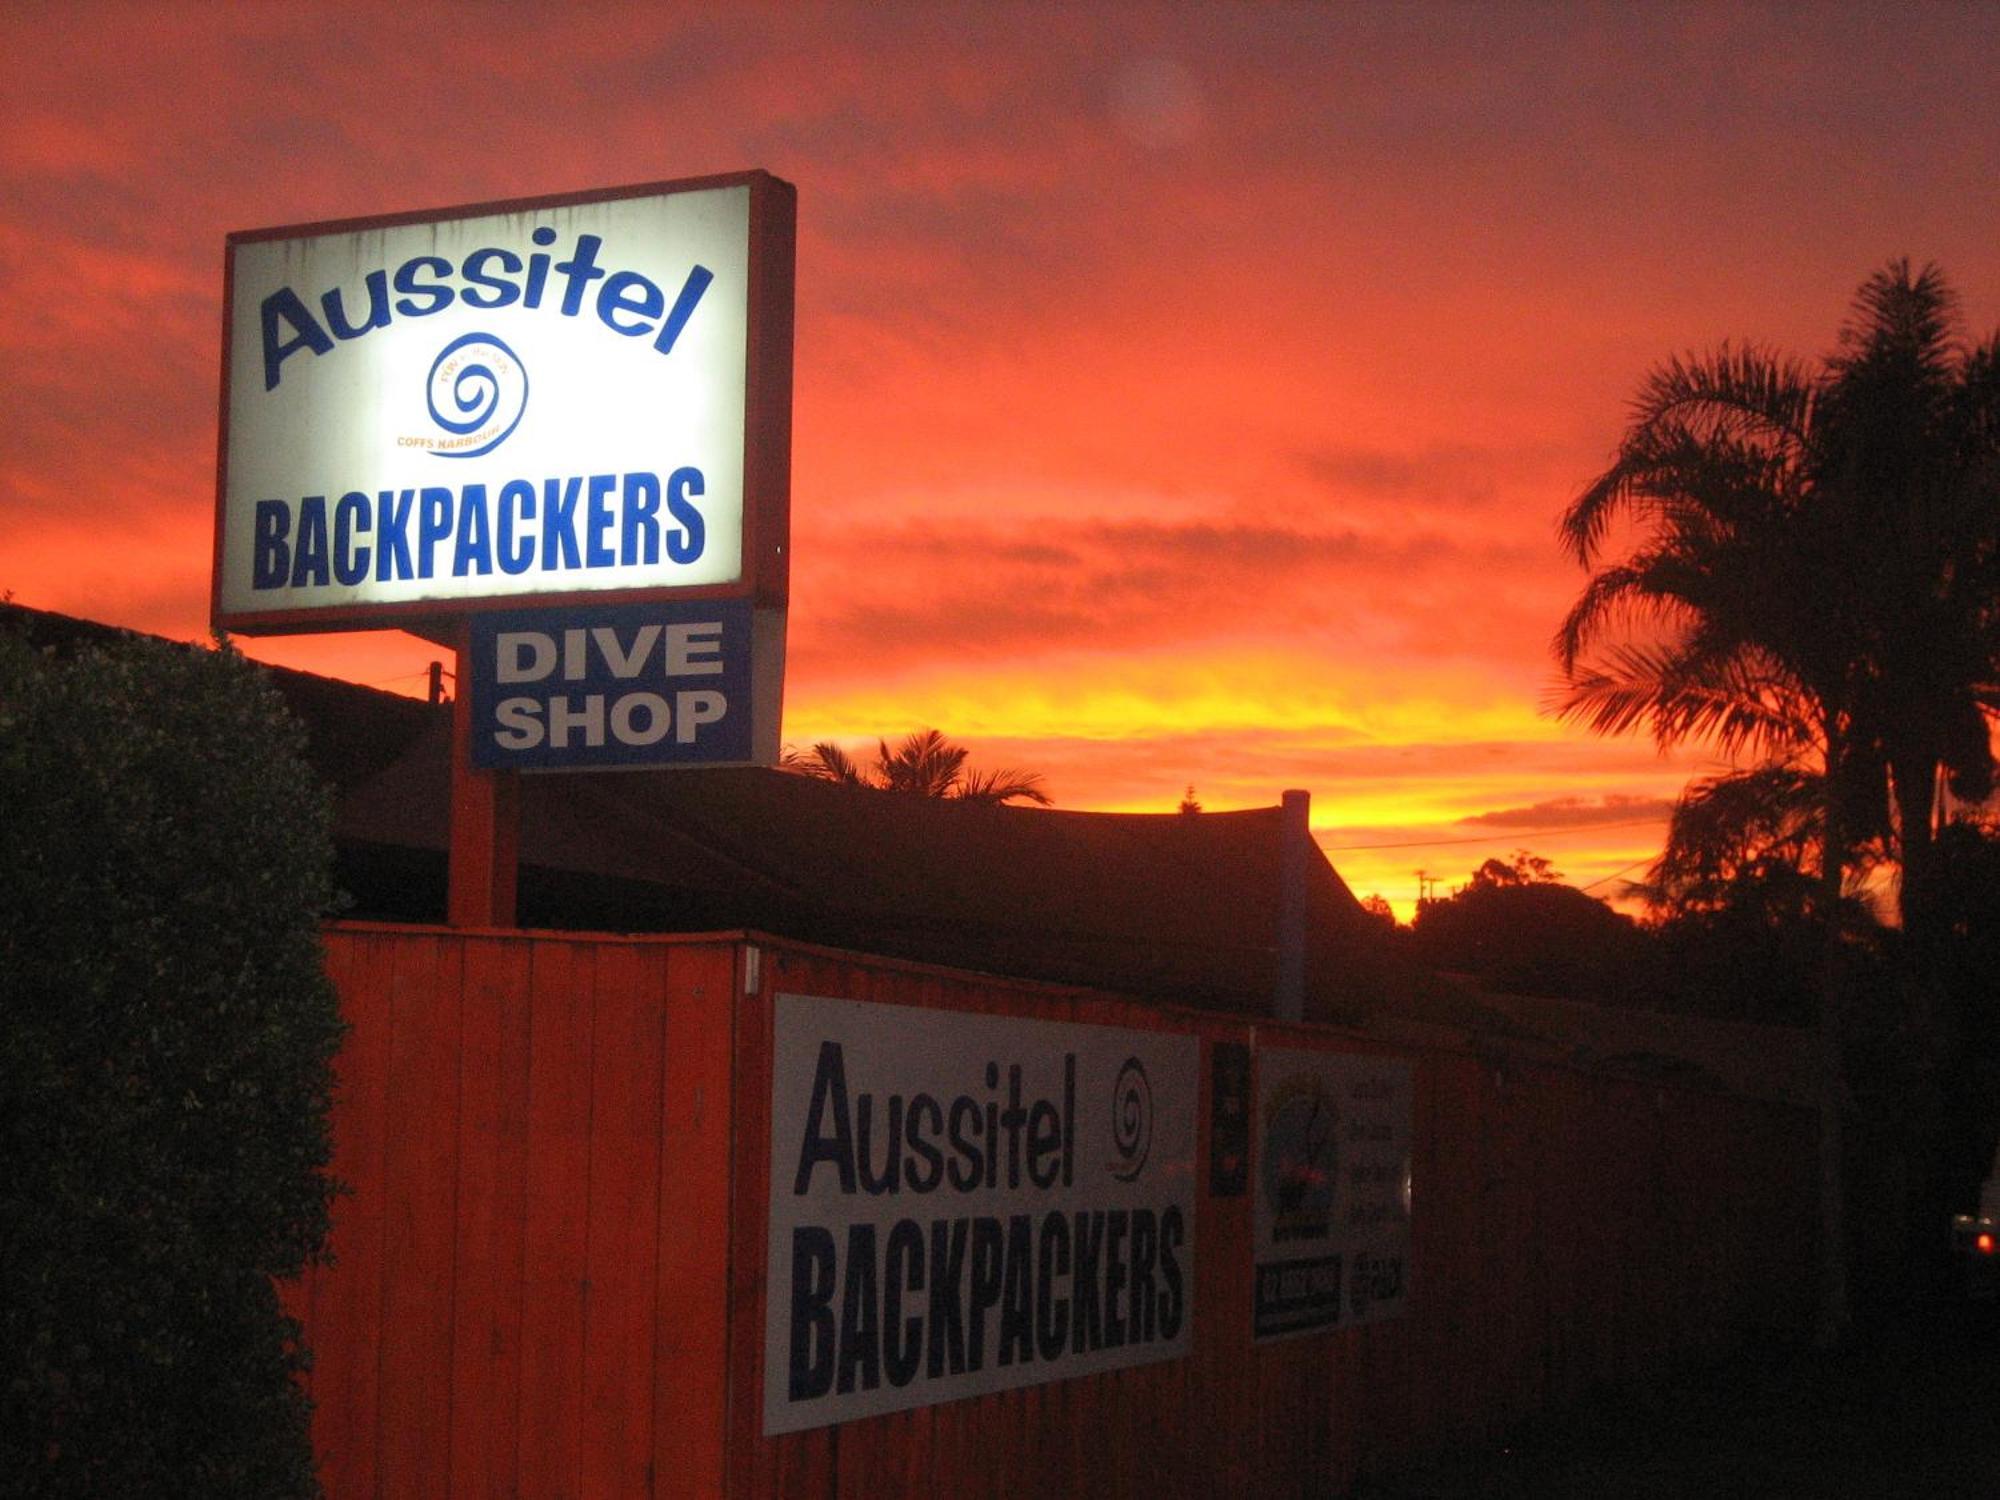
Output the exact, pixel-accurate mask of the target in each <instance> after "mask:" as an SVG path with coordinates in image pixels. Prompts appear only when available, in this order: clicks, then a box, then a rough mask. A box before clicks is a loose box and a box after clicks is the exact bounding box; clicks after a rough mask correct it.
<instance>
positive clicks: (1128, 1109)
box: [1111, 1057, 1153, 1182]
mask: <svg viewBox="0 0 2000 1500" xmlns="http://www.w3.org/2000/svg"><path fill="white" fill-rule="evenodd" d="M1111 1145H1112V1148H1113V1149H1114V1150H1115V1151H1117V1153H1118V1160H1117V1161H1115V1162H1113V1163H1112V1164H1111V1175H1112V1176H1113V1177H1115V1178H1117V1179H1118V1180H1119V1181H1120V1182H1130V1181H1132V1180H1133V1179H1134V1178H1136V1177H1137V1176H1138V1175H1139V1174H1140V1173H1141V1172H1143V1171H1145V1170H1146V1157H1147V1154H1148V1153H1149V1152H1151V1151H1152V1149H1153V1086H1152V1085H1151V1084H1149V1083H1148V1082H1147V1081H1146V1069H1145V1066H1144V1065H1143V1064H1142V1063H1141V1062H1140V1061H1139V1059H1138V1058H1136V1057H1128V1058H1126V1059H1125V1066H1124V1067H1122V1068H1120V1069H1119V1070H1118V1080H1117V1082H1115V1083H1114V1084H1112V1086H1111Z"/></svg>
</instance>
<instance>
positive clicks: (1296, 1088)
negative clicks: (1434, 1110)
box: [1252, 1050, 1413, 1340]
mask: <svg viewBox="0 0 2000 1500" xmlns="http://www.w3.org/2000/svg"><path fill="white" fill-rule="evenodd" d="M1412 1097H1413V1095H1412V1088H1411V1075H1410V1065H1409V1064H1408V1063H1407V1062H1403V1061H1400V1060H1398V1059H1395V1058H1387V1057H1360V1056H1352V1055H1348V1054H1343V1053H1337V1052H1293V1051H1278V1050H1272V1051H1260V1052H1258V1054H1257V1117H1256V1131H1257V1190H1256V1225H1255V1229H1256V1239H1255V1253H1254V1260H1255V1272H1254V1274H1255V1276H1256V1285H1255V1295H1254V1299H1253V1324H1252V1329H1253V1332H1254V1335H1255V1337H1256V1338H1257V1339H1259V1340H1265V1339H1278V1338H1288V1337H1291V1336H1292V1335H1294V1334H1301V1333H1312V1332H1315V1331H1317V1330H1319V1329H1322V1328H1333V1327H1336V1326H1339V1325H1341V1324H1349V1323H1368V1322H1373V1321H1374V1320H1376V1319H1378V1318H1391V1317H1396V1316H1398V1315H1400V1314H1401V1313H1402V1312H1404V1311H1405V1309H1406V1308H1407V1307H1408V1304H1409V1274H1410V1149H1411V1114H1412V1102H1411V1101H1412Z"/></svg>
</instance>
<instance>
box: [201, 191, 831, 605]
mask: <svg viewBox="0 0 2000 1500" xmlns="http://www.w3.org/2000/svg"><path fill="white" fill-rule="evenodd" d="M793 203H794V198H793V194H792V190H791V189H790V188H789V187H788V186H787V185H786V184H784V183H781V182H779V181H777V180H776V179H775V178H771V177H769V176H766V175H765V174H763V173H749V174H744V175H741V176H736V177H725V178H709V179H703V180H700V181H696V182H691V183H682V184H666V185H663V186H657V187H648V188H635V189H627V190H622V191H619V192H615V193H607V194H597V195H592V196H582V197H573V198H561V199H542V200H535V201H528V202H519V203H511V204H502V205H495V206H490V207H481V208H470V209H460V210H451V211H446V212H442V213H436V214H423V215H402V216H397V217H394V218H387V219H378V220H371V221H360V222H349V223H340V224H325V225H313V226H305V227H302V228H298V229H288V230H268V231H256V232H250V233H243V234H235V235H231V236H230V238H229V249H228V294H227V308H228V323H227V330H226V334H225V339H224V377H223V441H222V453H221V473H220V481H219V486H218V489H219V493H218V503H217V534H216V570H215V600H214V612H215V617H216V620H217V622H218V623H219V624H221V625H223V626H226V627H228V628H230V629H235V630H247V631H256V630H281V629H292V630H299V629H306V630H312V629H334V628H354V627H357V626H371V625H398V624H408V623H411V622H422V621H425V620H437V619H441V618H442V619H452V618H457V617H462V616H464V615H466V614H469V613H476V612H478V611H480V610H484V609H494V608H507V607H519V606H521V605H524V604H526V603H527V602H529V600H530V599H533V598H543V597H546V596H551V595H559V594H560V595H576V594H585V595H591V596H601V597H603V598H605V599H615V600H630V599H639V598H660V597H663V596H664V595H666V594H668V593H674V594H696V595H711V596H712V595H728V594H741V595H749V596H752V597H755V598H756V599H758V601H759V602H760V603H762V604H764V605H767V606H773V607H781V606H782V605H783V603H784V594H785V544H786V535H785V533H786V520H787V517H786V510H787V505H786V500H787V494H786V491H787V486H788V482H789V443H790V417H789V408H790V380H791V267H792V237H793V220H794V211H793Z"/></svg>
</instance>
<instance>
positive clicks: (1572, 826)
mask: <svg viewBox="0 0 2000 1500" xmlns="http://www.w3.org/2000/svg"><path fill="white" fill-rule="evenodd" d="M1665 817H1666V814H1665V813H1661V814H1660V816H1659V817H1656V818H1626V819H1623V820H1622V821H1620V822H1616V823H1566V824H1562V825H1559V826H1557V827H1555V828H1517V829H1514V830H1513V831H1512V832H1510V833H1507V834H1504V835H1499V836H1495V837H1491V838H1484V837H1482V838H1469V839H1410V840H1407V841H1406V842H1403V843H1398V844H1321V845H1320V848H1322V849H1324V850H1325V851H1326V852H1327V853H1328V854H1358V853H1361V852H1363V851H1365V850H1373V849H1436V848H1440V847H1442V846H1444V845H1447V844H1511V843H1514V842H1515V841H1516V840H1519V839H1532V838H1540V837H1542V836H1543V835H1544V834H1551V833H1594V832H1596V831H1597V830H1598V829H1600V828H1647V827H1651V826H1652V825H1654V824H1656V823H1659V822H1661V821H1663V820H1664V819H1665Z"/></svg>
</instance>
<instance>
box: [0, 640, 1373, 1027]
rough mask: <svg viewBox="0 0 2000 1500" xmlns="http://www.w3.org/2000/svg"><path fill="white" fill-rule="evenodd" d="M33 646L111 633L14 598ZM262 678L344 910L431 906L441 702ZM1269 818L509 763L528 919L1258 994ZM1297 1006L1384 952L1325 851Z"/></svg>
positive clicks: (1359, 997) (1270, 923)
mask: <svg viewBox="0 0 2000 1500" xmlns="http://www.w3.org/2000/svg"><path fill="white" fill-rule="evenodd" d="M8 612H9V613H10V614H12V615H13V616H15V617H16V619H17V620H18V621H19V622H20V623H21V624H22V625H23V626H24V627H25V628H26V629H27V631H28V633H29V634H30V636H31V637H32V638H35V639H37V640H39V641H40V642H42V643H43V644H49V645H57V646H63V645H68V644H73V643H75V642H78V641H81V640H88V639H100V638H107V637H110V636H113V635H116V634H120V633H121V632H116V631H113V630H111V629H109V628H108V627H104V626H97V625H93V624H91V623H89V622H86V621H77V620H71V619H69V618H67V617H65V616H60V615H49V614H46V613H43V612H40V611H31V610H24V609H21V608H20V607H19V606H10V607H9V611H8ZM270 676H271V680H272V682H273V683H274V684H275V686H276V687H277V689H278V691H279V692H280V693H281V694H282V695H283V696H284V697H285V699H286V700H287V702H288V703H289V704H290V706H291V708H292V710H293V711H294V713H296V714H297V715H298V717H299V718H300V719H301V720H302V721H303V722H304V724H305V726H306V730H307V734H308V737H309V755H310V758H311V760H312V762H313V765H314V768H315V770H316V771H318V772H319V774H320V775H321V776H322V777H324V778H325V780H326V781H327V782H328V783H329V785H331V786H332V787H333V789H334V792H335V822H334V834H335V840H336V844H337V846H338V849H339V857H340V865H339V875H340V878H341V880H342V883H343V884H344V886H345V888H346V889H347V890H348V891H349V892H350V893H351V896H352V898H353V902H354V905H353V907H352V908H351V910H350V912H349V913H348V914H349V915H352V916H357V917H373V918H382V919H385V920H402V921H437V920H441V919H442V917H443V914H444V903H445V850H446V848H447V843H448V822H447V809H448V806H449V789H450V779H451V776H450V768H451V760H450V756H451V743H450V717H451V716H450V712H449V710H448V709H447V708H445V707H443V706H432V705H428V704H424V703H419V702H417V701H415V700H413V699H408V698H403V697H400V696H398V695H395V694H391V693H384V692H380V691H378V690H375V689H371V688H365V687H360V686H357V685H355V684H352V683H345V682H337V681H334V680H332V679H329V678H324V677H318V676H314V675H313V674H310V673H304V672H297V671H291V670H288V669H284V668H271V669H270ZM1282 837H1283V824H1282V820H1281V812H1280V809H1279V808H1277V807H1266V808H1254V809H1250V810H1247V811H1241V812H1201V813H1179V812H1174V813H1159V814H1150V813H1096V812H1072V811H1064V810H1054V809H1044V808H1033V807H1011V806H990V805H982V804H979V803H975V802H966V801H956V800H943V799H937V798H928V797H919V796H913V795H910V794H906V793H895V792H883V791H876V790H873V789H870V788H863V787H852V786H843V785H837V784H834V783H831V782H825V781H819V780H815V779H812V778H809V777H805V776H799V775H793V774H789V773H786V772H781V771H775V770H765V769H760V768H730V769H676V770H662V771H618V772H601V773H588V774H584V773H576V774H552V775H538V776H524V777H523V778H522V784H521V838H520V865H521V872H520V900H519V920H520V922H521V924H522V925H523V926H529V927H551V928H568V929H573V930H597V931H626V932H648V931H663V932H664V931H703V930H723V929H736V928H746V929H753V930H759V931H765V932H769V933H772V934H773V935H776V936H782V937H789V938H794V939H798V940H801V941H806V942H814V943H822V944H827V945H829V946H835V947H842V948H851V949H856V950H859V951H863V952H868V953H877V954H882V955H886V956H890V957H899V958H910V959H917V960H922V961H925V962H930V963H938V964H945V965H950V966H952V967H957V968H964V969H974V970H980V971H984V972H989V973H999V974H1006V975H1010V976H1013V977H1017V978H1024V979H1037V980H1046V981H1052V982H1056V983H1063V984H1076V985H1084V986H1089V987H1093V988H1101V989H1108V990H1113V991H1118V992H1123V993H1128V994H1137V995H1147V996H1151V997H1154V998H1157V999H1161V1000H1169V1001H1174V1002H1178V1003H1182V1004H1192V1005H1200V1006H1204V1007H1208V1008H1218V1009H1225V1010H1231V1011H1237V1012H1243V1013H1251V1014H1257V1013H1268V1011H1269V1010H1270V1007H1271V997H1272V994H1273V989H1274V986H1275V983H1276V969H1277V961H1276V955H1277V921H1278V918H1277V913H1278V886H1279V867H1280V849H1281V846H1282ZM1307 868H1308V876H1307V880H1308V884H1307V963H1306V1003H1305V1010H1306V1015H1307V1016H1308V1017H1309V1018H1316V1019H1349V1020H1353V1019H1358V1018H1359V1017H1360V1016H1361V1015H1362V1014H1363V1013H1365V1012H1366V1011H1367V1010H1369V1009H1372V1008H1373V1006H1374V1004H1375V1003H1376V1002H1377V1000H1378V999H1379V997H1380V995H1381V991H1382V986H1383V983H1384V981H1385V978H1386V977H1387V975H1388V973H1389V971H1390V970H1391V969H1392V968H1393V967H1394V964H1393V960H1392V959H1391V957H1390V954H1389V951H1388V944H1387V943H1386V941H1385V940H1384V934H1383V932H1382V930H1381V928H1380V927H1379V926H1378V925H1377V924H1375V923H1374V922H1373V921H1372V920H1371V919H1370V918H1369V917H1368V916H1367V915H1366V914H1365V913H1364V912H1363V911H1362V909H1361V907H1360V905H1359V903H1357V902H1356V901H1355V899H1354V896H1353V893H1352V892H1351V891H1349V890H1348V888H1347V885H1346V883H1345V882H1344V881H1342V880H1341V878H1340V876H1339V875H1338V874H1337V873H1336V872H1335V871H1334V869H1333V867H1332V865H1331V864H1329V863H1328V862H1327V860H1326V856H1325V855H1324V854H1323V853H1321V852H1320V851H1319V849H1318V847H1317V846H1316V845H1315V846H1312V848H1311V850H1310V857H1309V859H1308V862H1307Z"/></svg>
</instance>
